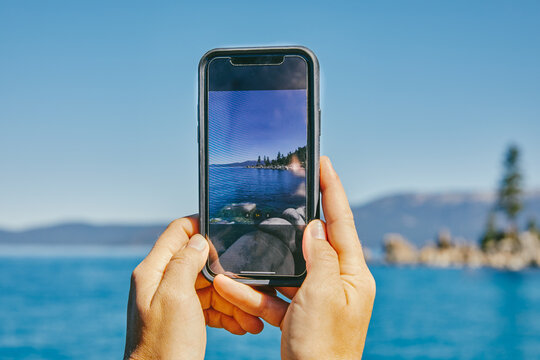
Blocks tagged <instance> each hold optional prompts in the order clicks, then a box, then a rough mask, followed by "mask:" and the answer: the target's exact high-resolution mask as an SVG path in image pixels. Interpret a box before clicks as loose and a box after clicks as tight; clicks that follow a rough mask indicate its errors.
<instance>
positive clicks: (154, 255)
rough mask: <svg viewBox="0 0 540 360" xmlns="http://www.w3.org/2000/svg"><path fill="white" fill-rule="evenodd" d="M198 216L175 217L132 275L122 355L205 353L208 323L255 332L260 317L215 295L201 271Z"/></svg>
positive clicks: (203, 252)
mask: <svg viewBox="0 0 540 360" xmlns="http://www.w3.org/2000/svg"><path fill="white" fill-rule="evenodd" d="M197 224H198V219H197V217H188V218H182V219H178V220H175V221H173V222H172V223H171V224H170V225H169V226H168V227H167V229H166V230H165V231H164V232H163V234H162V235H161V236H160V237H159V239H158V240H157V241H156V244H155V245H154V247H153V248H152V250H151V251H150V253H149V254H148V256H147V257H146V258H145V259H144V260H143V261H142V262H141V263H140V264H139V265H138V266H137V268H136V269H135V270H134V271H133V274H132V277H131V289H130V292H129V302H128V315H127V334H126V348H125V354H124V358H125V359H150V358H152V359H153V358H159V359H167V358H173V357H174V358H175V359H203V358H204V352H205V346H206V327H205V325H206V324H208V325H209V326H212V327H223V328H225V329H226V330H228V331H230V332H231V333H233V334H245V333H246V332H247V331H249V332H251V333H258V332H260V331H261V330H262V328H263V323H262V321H261V320H260V319H259V318H257V317H255V316H253V315H249V314H247V313H245V312H244V311H242V310H240V309H239V308H237V307H235V306H233V305H231V304H230V303H229V302H227V301H225V300H224V299H223V298H222V297H221V296H219V295H218V294H217V293H216V292H215V291H214V290H213V287H212V286H211V284H210V283H209V282H208V281H207V280H206V279H204V277H203V276H202V275H201V274H200V271H201V269H202V268H203V266H204V264H205V263H206V259H207V257H208V251H209V246H208V242H207V241H206V239H205V238H204V237H203V236H201V235H199V234H197V233H198V225H197Z"/></svg>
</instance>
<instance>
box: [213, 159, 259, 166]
mask: <svg viewBox="0 0 540 360" xmlns="http://www.w3.org/2000/svg"><path fill="white" fill-rule="evenodd" d="M253 165H257V161H256V160H248V161H244V162H235V163H230V164H212V165H210V166H212V167H245V166H253Z"/></svg>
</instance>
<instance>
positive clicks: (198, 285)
mask: <svg viewBox="0 0 540 360" xmlns="http://www.w3.org/2000/svg"><path fill="white" fill-rule="evenodd" d="M211 285H212V283H211V282H210V281H208V280H207V279H206V278H205V277H204V275H203V274H202V273H199V275H197V280H195V289H197V290H199V289H204V288H207V287H209V286H211Z"/></svg>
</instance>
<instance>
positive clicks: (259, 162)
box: [257, 155, 261, 166]
mask: <svg viewBox="0 0 540 360" xmlns="http://www.w3.org/2000/svg"><path fill="white" fill-rule="evenodd" d="M257 166H261V155H259V158H258V159H257Z"/></svg>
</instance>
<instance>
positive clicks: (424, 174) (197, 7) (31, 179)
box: [0, 1, 540, 228]
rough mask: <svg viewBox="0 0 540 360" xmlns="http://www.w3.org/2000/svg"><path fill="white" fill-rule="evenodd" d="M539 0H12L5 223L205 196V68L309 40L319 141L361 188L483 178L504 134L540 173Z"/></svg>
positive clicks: (129, 215) (2, 172)
mask: <svg viewBox="0 0 540 360" xmlns="http://www.w3.org/2000/svg"><path fill="white" fill-rule="evenodd" d="M539 39H540V2H538V1H519V2H518V1H446V2H443V1H406V2H405V1H373V2H361V1H349V2H338V1H333V2H327V1H320V2H318V1H312V2H294V1H271V2H270V1H264V2H263V1H244V2H235V1H216V2H209V1H204V2H202V1H198V2H195V1H193V2H191V4H187V3H186V2H182V1H169V2H167V1H164V2H159V4H158V3H156V2H149V1H148V2H141V1H126V2H111V1H85V2H81V1H47V2H44V1H2V2H0V227H7V228H23V227H27V226H34V225H40V224H49V223H56V222H61V221H65V220H81V221H91V222H96V223H111V222H127V223H138V222H144V223H148V222H164V221H168V220H170V219H172V218H174V217H178V216H182V215H184V214H187V213H193V212H196V211H197V206H198V205H197V142H196V137H195V135H196V89H197V83H196V68H197V63H198V60H199V58H200V56H201V55H202V54H203V53H204V52H205V51H206V50H208V49H210V48H213V47H218V46H235V45H268V44H303V45H306V46H308V47H310V48H311V49H313V50H314V51H315V52H316V53H317V55H318V57H319V61H320V64H321V69H322V84H321V85H322V114H323V120H322V121H323V126H322V151H323V153H324V154H327V155H329V156H330V157H331V158H332V159H333V160H334V163H335V167H336V169H337V170H338V172H339V173H340V175H341V176H342V180H343V182H344V184H345V187H346V190H347V192H348V194H349V196H350V200H351V202H352V203H359V202H363V201H367V200H370V199H373V198H376V197H378V196H382V195H385V194H389V193H395V192H401V191H422V192H424V191H430V192H431V191H447V190H490V189H492V188H493V187H494V186H495V185H496V183H497V179H498V178H499V174H500V163H501V158H502V153H503V149H504V148H505V147H506V146H507V144H509V143H510V142H516V143H518V144H519V145H520V146H521V148H522V150H523V156H524V158H523V167H524V170H525V175H526V185H527V186H528V187H529V188H538V187H540V160H539V155H540V41H539Z"/></svg>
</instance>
